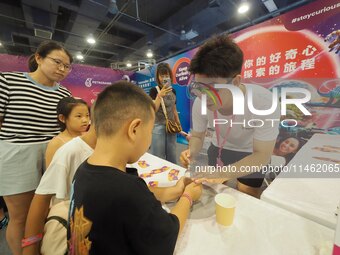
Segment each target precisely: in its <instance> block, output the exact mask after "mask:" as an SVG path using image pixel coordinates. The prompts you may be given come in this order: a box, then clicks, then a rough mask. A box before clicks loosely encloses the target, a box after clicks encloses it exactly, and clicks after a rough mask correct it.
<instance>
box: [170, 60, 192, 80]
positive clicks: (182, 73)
mask: <svg viewBox="0 0 340 255" xmlns="http://www.w3.org/2000/svg"><path fill="white" fill-rule="evenodd" d="M189 66H190V59H189V58H180V59H178V60H177V61H176V63H175V65H174V67H173V69H172V73H173V75H174V79H175V81H176V83H177V84H178V85H180V86H186V85H187V84H188V82H189V78H190V72H189Z"/></svg>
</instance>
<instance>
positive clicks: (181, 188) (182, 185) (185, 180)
mask: <svg viewBox="0 0 340 255" xmlns="http://www.w3.org/2000/svg"><path fill="white" fill-rule="evenodd" d="M190 183H192V180H191V179H190V178H188V177H185V176H183V177H181V179H179V181H178V182H177V183H176V186H175V187H176V190H178V191H179V193H180V194H183V192H184V189H185V187H186V186H188V185H189V184H190Z"/></svg>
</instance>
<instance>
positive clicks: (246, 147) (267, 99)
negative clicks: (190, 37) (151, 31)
mask: <svg viewBox="0 0 340 255" xmlns="http://www.w3.org/2000/svg"><path fill="white" fill-rule="evenodd" d="M242 64H243V53H242V50H241V49H240V48H239V47H238V46H237V44H235V43H234V42H233V41H232V40H231V39H230V38H229V37H228V36H227V35H220V36H216V37H214V38H212V39H210V40H208V41H207V42H206V43H205V44H204V45H203V46H201V48H200V49H199V50H198V52H197V53H196V55H195V56H194V57H193V59H192V60H191V64H190V72H191V74H192V75H194V77H193V81H192V82H191V84H190V89H191V92H192V93H193V94H195V95H196V96H197V98H196V99H195V101H194V103H193V107H192V125H193V126H192V132H191V138H190V141H189V149H187V150H185V151H183V152H182V153H181V158H180V160H181V163H182V164H183V165H184V166H188V165H189V163H190V160H194V159H195V157H196V156H197V154H198V153H199V152H200V150H201V148H202V145H203V141H204V137H205V134H206V130H207V127H208V126H210V127H215V132H214V136H213V138H212V144H211V145H210V147H209V149H208V161H209V162H208V165H209V166H221V167H223V166H228V165H229V166H230V167H229V168H228V169H232V171H227V172H221V173H220V174H219V175H214V178H224V179H225V180H228V179H234V178H238V179H237V180H238V189H239V190H240V191H242V192H244V193H247V194H250V195H253V196H255V197H259V195H260V187H261V185H262V182H263V177H264V176H263V174H262V173H261V172H260V169H261V166H265V165H266V164H268V163H269V161H270V157H271V155H272V152H273V148H274V145H275V141H276V137H277V135H278V125H279V119H280V112H279V108H277V109H276V110H275V111H274V112H273V113H271V114H270V115H265V116H260V115H255V114H253V113H252V112H251V111H250V110H249V107H248V103H247V101H248V100H247V96H248V94H252V99H253V102H252V104H253V106H254V108H255V109H257V110H267V109H270V108H271V106H272V93H271V92H270V91H269V90H267V89H265V88H263V87H261V86H257V85H250V84H249V85H248V84H242V83H241V75H240V73H241V69H242ZM216 84H224V85H226V84H228V85H229V86H230V85H231V87H233V86H235V89H238V90H239V92H241V93H242V94H243V96H244V98H245V100H244V104H243V107H244V114H242V115H234V114H233V112H234V111H233V110H238V109H233V94H232V93H231V91H230V90H229V89H228V88H216ZM203 94H205V95H206V107H207V112H206V114H203V113H202V109H203V108H202V107H201V105H202V100H203V96H202V95H203ZM234 100H237V101H236V103H238V102H241V101H240V100H239V98H238V99H237V97H235V98H234ZM270 119H275V121H270ZM214 120H215V121H214ZM214 122H215V125H214ZM230 123H233V125H230ZM255 126H256V127H255ZM256 167H258V168H257V169H258V171H256V170H254V169H256ZM235 169H236V171H235ZM242 169H247V171H242ZM249 170H251V171H249ZM244 176H245V177H244ZM207 177H210V176H207Z"/></svg>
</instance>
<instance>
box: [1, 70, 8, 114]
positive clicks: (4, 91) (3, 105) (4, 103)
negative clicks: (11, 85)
mask: <svg viewBox="0 0 340 255" xmlns="http://www.w3.org/2000/svg"><path fill="white" fill-rule="evenodd" d="M8 94H9V92H8V84H7V81H6V78H5V77H4V76H3V75H2V73H0V116H4V114H5V110H6V106H7V104H8Z"/></svg>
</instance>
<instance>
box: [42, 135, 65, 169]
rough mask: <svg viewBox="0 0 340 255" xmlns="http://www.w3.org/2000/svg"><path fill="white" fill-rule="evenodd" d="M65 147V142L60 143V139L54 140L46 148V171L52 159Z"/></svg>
mask: <svg viewBox="0 0 340 255" xmlns="http://www.w3.org/2000/svg"><path fill="white" fill-rule="evenodd" d="M62 145H63V142H62V141H60V140H59V139H55V138H54V139H52V140H51V141H50V142H49V143H48V145H47V148H46V153H45V162H46V169H47V168H48V166H49V165H50V163H51V161H52V158H53V156H54V154H55V152H56V151H57V150H58V149H59V148H60V147H61V146H62Z"/></svg>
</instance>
